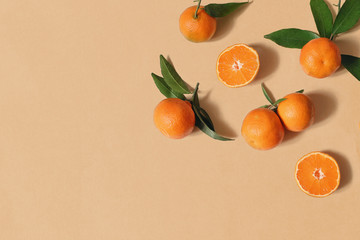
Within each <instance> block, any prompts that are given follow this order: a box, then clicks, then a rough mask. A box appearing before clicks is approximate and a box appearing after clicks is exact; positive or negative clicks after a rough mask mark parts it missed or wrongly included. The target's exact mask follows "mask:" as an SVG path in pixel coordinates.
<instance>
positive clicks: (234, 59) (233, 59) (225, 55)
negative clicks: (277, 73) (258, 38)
mask: <svg viewBox="0 0 360 240" xmlns="http://www.w3.org/2000/svg"><path fill="white" fill-rule="evenodd" d="M259 67H260V61H259V55H258V53H257V52H256V50H255V49H253V48H252V47H249V46H248V45H246V44H243V43H240V44H235V45H233V46H230V47H228V48H226V49H225V50H224V51H222V52H221V53H220V55H219V57H218V59H217V62H216V72H217V76H218V79H219V80H220V81H221V82H222V83H224V84H225V85H226V86H228V87H232V88H235V87H242V86H245V85H247V84H249V83H250V82H252V81H253V80H254V78H255V76H256V74H257V73H258V71H259Z"/></svg>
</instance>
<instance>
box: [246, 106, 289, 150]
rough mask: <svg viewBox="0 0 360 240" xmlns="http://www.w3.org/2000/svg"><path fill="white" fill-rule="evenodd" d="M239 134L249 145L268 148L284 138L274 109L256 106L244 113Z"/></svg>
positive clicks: (260, 148) (263, 148)
mask: <svg viewBox="0 0 360 240" xmlns="http://www.w3.org/2000/svg"><path fill="white" fill-rule="evenodd" d="M241 134H242V136H243V137H244V138H245V141H246V142H247V143H248V144H249V145H250V146H251V147H253V148H255V149H259V150H268V149H271V148H274V147H276V146H277V145H279V144H280V143H281V141H282V140H283V138H284V127H283V126H282V124H281V121H280V119H279V117H278V116H277V115H276V113H275V112H274V111H272V110H270V109H267V108H257V109H254V110H252V111H250V112H249V113H248V114H247V115H246V117H245V119H244V121H243V123H242V127H241Z"/></svg>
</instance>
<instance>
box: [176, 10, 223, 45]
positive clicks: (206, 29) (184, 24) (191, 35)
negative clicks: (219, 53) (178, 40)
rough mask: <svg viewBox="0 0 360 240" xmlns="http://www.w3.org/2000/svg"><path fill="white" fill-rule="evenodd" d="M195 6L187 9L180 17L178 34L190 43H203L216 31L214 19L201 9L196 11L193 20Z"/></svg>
mask: <svg viewBox="0 0 360 240" xmlns="http://www.w3.org/2000/svg"><path fill="white" fill-rule="evenodd" d="M195 11H196V6H192V7H189V8H187V9H185V11H184V12H183V13H182V14H181V15H180V19H179V27H180V32H181V33H182V34H183V35H184V37H185V38H186V39H188V40H189V41H192V42H204V41H208V40H210V39H211V38H212V36H213V35H214V34H215V31H216V19H215V18H214V17H211V16H210V15H209V14H207V13H206V12H205V10H204V8H203V7H200V8H199V10H198V14H197V15H198V17H197V18H196V19H195V18H194V16H195Z"/></svg>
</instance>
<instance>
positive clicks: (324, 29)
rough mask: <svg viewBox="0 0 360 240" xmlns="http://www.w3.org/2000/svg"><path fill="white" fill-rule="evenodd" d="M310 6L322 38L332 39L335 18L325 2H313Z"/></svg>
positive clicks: (317, 0)
mask: <svg viewBox="0 0 360 240" xmlns="http://www.w3.org/2000/svg"><path fill="white" fill-rule="evenodd" d="M310 6H311V11H312V14H313V16H314V20H315V23H316V27H317V29H318V31H319V34H320V37H326V38H330V36H331V31H332V27H333V18H332V13H331V11H330V9H329V7H328V5H327V4H326V3H325V2H324V0H311V1H310Z"/></svg>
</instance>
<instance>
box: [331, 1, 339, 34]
mask: <svg viewBox="0 0 360 240" xmlns="http://www.w3.org/2000/svg"><path fill="white" fill-rule="evenodd" d="M333 5H334V6H335V7H337V8H338V12H337V14H339V12H340V9H341V0H339V2H338V4H333ZM335 38H336V35H334V34H331V36H330V40H332V41H334V40H335Z"/></svg>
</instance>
